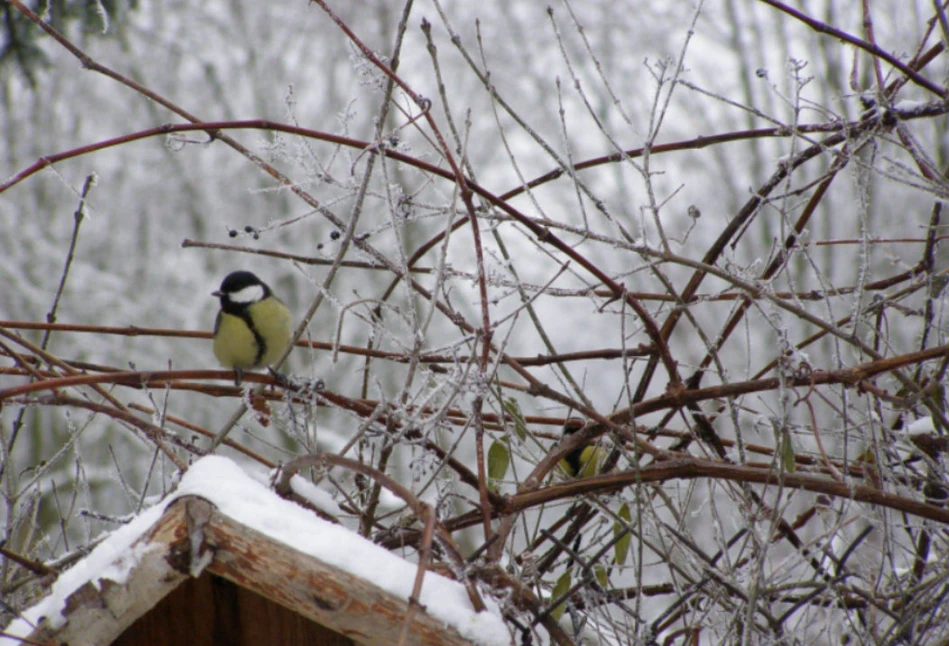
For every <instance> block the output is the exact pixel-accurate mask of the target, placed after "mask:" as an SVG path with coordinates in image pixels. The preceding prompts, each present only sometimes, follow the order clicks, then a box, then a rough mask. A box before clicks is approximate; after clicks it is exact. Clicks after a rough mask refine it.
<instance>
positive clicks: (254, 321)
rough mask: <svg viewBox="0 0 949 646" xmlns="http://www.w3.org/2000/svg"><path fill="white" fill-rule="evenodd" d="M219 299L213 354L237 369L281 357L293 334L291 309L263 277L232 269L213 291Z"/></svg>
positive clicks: (241, 375)
mask: <svg viewBox="0 0 949 646" xmlns="http://www.w3.org/2000/svg"><path fill="white" fill-rule="evenodd" d="M211 295H212V296H217V297H218V298H219V299H221V310H220V311H219V312H218V313H217V320H215V321H214V356H215V357H217V360H218V361H219V362H220V363H221V365H222V366H224V367H225V368H233V369H234V370H235V372H236V373H237V379H236V383H237V384H240V382H241V379H242V378H243V372H244V370H245V369H247V368H262V367H264V366H269V365H270V364H272V363H274V362H275V361H276V360H277V359H279V358H280V355H282V354H283V351H284V350H285V349H286V347H287V344H288V343H289V342H290V335H291V334H292V329H291V328H292V321H291V317H290V310H288V309H287V306H286V305H284V304H283V302H282V301H281V300H280V299H279V298H277V297H276V296H274V295H273V292H271V291H270V287H268V286H267V284H266V283H264V281H262V280H261V279H259V278H258V277H257V276H255V275H254V274H252V273H251V272H249V271H235V272H231V273H230V274H228V275H227V277H226V278H225V279H224V282H222V283H221V288H220V289H219V290H217V291H216V292H212V294H211Z"/></svg>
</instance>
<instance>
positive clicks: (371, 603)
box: [0, 456, 511, 646]
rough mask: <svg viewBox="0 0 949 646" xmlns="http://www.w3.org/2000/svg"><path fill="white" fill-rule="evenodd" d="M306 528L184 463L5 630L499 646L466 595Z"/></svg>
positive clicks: (261, 496)
mask: <svg viewBox="0 0 949 646" xmlns="http://www.w3.org/2000/svg"><path fill="white" fill-rule="evenodd" d="M415 573H416V566H415V565H414V564H412V563H409V562H408V561H405V560H404V559H401V558H399V557H398V556H396V555H394V554H392V553H391V552H388V551H386V550H384V549H382V548H381V547H379V546H377V545H374V544H373V543H371V542H369V541H367V540H365V539H364V538H362V537H360V536H358V535H357V534H355V533H353V532H351V531H350V530H348V529H346V528H344V527H342V526H340V525H337V524H333V523H330V522H328V521H325V520H323V519H320V518H318V517H316V516H315V515H314V514H313V513H312V512H310V511H308V510H305V509H303V508H302V507H300V506H298V505H296V504H294V503H292V502H289V501H286V500H284V499H282V498H280V497H279V496H277V495H276V494H275V493H273V492H272V491H271V490H270V489H269V488H268V487H266V486H265V485H263V484H261V483H259V482H257V481H255V480H253V479H252V478H251V477H250V476H248V475H247V474H246V473H244V472H243V471H242V470H241V469H240V468H239V467H238V466H237V465H236V464H234V463H233V462H231V461H230V460H227V459H226V458H222V457H217V456H210V457H207V458H204V459H202V460H201V461H199V462H197V463H195V464H194V465H192V467H191V468H190V469H189V470H188V472H187V473H186V474H185V476H184V477H183V478H182V481H181V483H180V486H179V488H178V490H177V491H176V492H175V494H173V495H172V496H169V498H166V499H165V500H164V501H162V502H161V503H159V504H158V505H155V506H154V507H152V508H151V509H149V510H146V511H145V512H143V513H142V514H140V515H139V516H138V517H137V518H135V519H134V520H133V521H132V522H130V523H129V524H128V525H126V526H124V527H122V528H121V529H119V530H117V531H116V532H114V533H113V534H111V535H110V536H109V537H108V538H106V539H105V540H103V541H102V542H100V543H99V545H98V546H97V547H96V548H95V549H94V550H93V551H92V552H91V553H90V554H89V555H88V556H87V557H86V558H85V559H83V560H82V561H79V562H78V563H76V565H74V566H73V567H72V568H70V569H69V570H67V571H65V572H63V573H62V574H61V575H60V576H59V578H58V579H57V581H56V582H55V583H54V584H53V586H52V588H51V589H50V591H49V593H48V594H47V595H46V596H45V597H44V598H43V599H41V600H40V601H39V602H38V603H37V604H35V605H34V606H33V607H31V608H29V609H28V610H26V611H25V612H24V613H23V614H22V616H21V617H20V618H19V619H17V620H15V621H14V622H13V623H12V624H11V625H10V626H8V627H7V628H6V629H5V632H6V634H8V635H11V637H9V638H3V637H0V646H7V645H8V644H9V645H11V646H12V645H14V644H16V645H18V646H19V644H21V643H22V642H21V639H22V638H28V639H31V640H34V641H36V642H42V643H50V644H69V646H93V645H95V646H105V645H110V644H114V645H121V646H137V645H139V644H148V645H149V646H164V645H166V644H167V645H168V646H180V645H181V644H182V643H187V644H188V645H189V646H205V645H208V646H210V645H212V644H213V645H217V644H227V645H228V646H232V645H233V646H241V645H242V644H248V645H249V644H261V643H265V644H268V646H280V645H282V644H301V643H306V644H308V645H326V646H335V645H344V644H395V643H396V642H397V641H398V637H399V635H400V633H401V632H402V631H403V629H404V627H405V624H406V618H407V617H409V616H411V621H410V622H409V624H408V631H409V637H408V639H407V640H406V643H408V644H448V645H459V646H460V645H468V644H472V645H475V644H485V645H490V646H494V645H498V646H500V645H501V644H505V645H506V644H510V643H511V638H510V636H509V634H508V631H507V629H506V628H505V626H504V623H503V621H502V620H501V617H500V615H499V614H498V611H497V609H496V608H494V609H493V611H492V610H489V611H486V612H481V613H477V612H475V611H474V610H473V609H472V608H471V604H470V602H469V600H468V597H467V596H466V593H465V591H464V589H463V587H462V586H461V585H460V584H459V583H457V582H455V581H451V580H449V579H446V578H444V577H441V576H439V575H437V574H434V573H426V576H425V579H424V584H423V587H422V594H421V597H420V601H421V608H418V607H416V608H415V609H413V611H412V612H409V602H408V598H409V594H410V592H411V587H412V582H413V580H414V578H415Z"/></svg>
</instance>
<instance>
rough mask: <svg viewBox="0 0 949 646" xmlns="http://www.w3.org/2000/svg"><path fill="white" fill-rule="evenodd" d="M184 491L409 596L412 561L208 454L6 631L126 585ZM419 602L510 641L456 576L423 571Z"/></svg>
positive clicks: (491, 644)
mask: <svg viewBox="0 0 949 646" xmlns="http://www.w3.org/2000/svg"><path fill="white" fill-rule="evenodd" d="M188 495H197V496H200V497H202V498H205V499H207V500H209V501H210V502H212V503H213V504H214V505H215V506H216V507H217V508H218V509H219V510H220V512H221V513H223V514H224V515H226V516H229V517H231V518H232V519H234V520H235V521H237V522H239V523H242V524H243V525H245V526H247V527H250V528H252V529H254V530H256V531H258V532H260V533H262V534H265V535H267V536H269V537H270V538H272V539H274V540H277V541H280V542H281V543H284V544H285V545H287V546H288V547H291V548H293V549H296V550H298V551H300V552H303V553H305V554H308V555H310V556H313V557H315V558H317V559H319V560H321V561H323V562H325V563H327V564H329V565H333V566H336V567H338V568H340V569H342V570H345V571H347V572H349V573H351V574H353V575H354V576H357V577H360V578H362V579H365V580H367V581H369V582H371V583H373V584H374V585H376V586H378V587H380V588H382V589H383V590H386V591H387V592H389V593H391V594H393V595H396V596H398V597H400V598H402V599H408V598H409V595H410V594H411V592H412V584H413V582H414V580H415V573H416V569H417V567H416V565H415V564H413V563H409V562H408V561H406V560H404V559H402V558H400V557H398V556H396V555H395V554H393V553H391V552H389V551H387V550H385V549H383V548H382V547H380V546H378V545H375V544H374V543H372V542H370V541H368V540H366V539H365V538H363V537H361V536H359V535H357V534H355V533H353V532H352V531H350V530H348V529H346V528H345V527H342V526H340V525H334V524H332V523H329V522H327V521H325V520H322V519H320V518H318V517H317V516H315V515H314V514H313V513H312V512H309V511H307V510H306V509H303V508H302V507H300V506H299V505H296V504H294V503H292V502H290V501H287V500H284V499H283V498H280V497H279V496H278V495H277V494H276V493H274V492H273V491H271V490H270V489H269V488H268V487H267V486H265V485H264V484H262V483H260V482H258V481H257V480H255V479H254V478H253V477H252V476H251V475H249V474H248V473H245V472H244V471H243V470H242V469H241V468H240V467H239V466H238V465H237V464H235V463H234V462H233V461H231V460H229V459H227V458H224V457H220V456H216V455H212V456H207V457H205V458H202V459H201V460H199V461H198V462H195V463H194V464H193V465H192V466H191V468H190V469H188V471H187V472H186V473H185V475H184V476H183V477H182V479H181V483H180V485H179V487H178V489H177V490H176V491H175V492H174V493H173V494H171V495H169V496H168V497H166V498H165V499H164V500H163V501H162V502H160V503H159V504H157V505H155V506H154V507H151V508H150V509H148V510H146V511H144V512H142V513H141V514H139V515H138V516H137V517H136V518H135V519H133V520H132V521H131V522H130V523H128V524H127V525H124V526H123V527H121V528H119V529H117V530H116V531H114V532H112V534H111V535H109V537H108V538H106V539H105V540H104V541H102V542H101V543H100V544H99V545H98V546H96V548H95V549H93V550H92V552H90V553H89V555H88V556H87V557H86V558H84V559H82V560H81V561H79V562H77V563H76V565H74V566H73V567H71V568H70V569H69V570H67V571H65V572H63V573H62V574H61V575H60V576H59V578H58V579H57V580H56V582H55V583H54V584H53V586H52V589H51V590H50V592H49V594H47V595H46V596H45V597H44V598H43V599H42V600H41V601H40V602H39V603H37V604H36V605H34V606H32V607H31V608H29V609H27V610H26V611H24V613H23V615H22V617H20V618H18V619H16V620H14V621H13V623H11V624H10V625H9V626H8V627H7V628H6V629H5V632H6V633H7V634H8V635H10V636H11V637H23V636H26V635H29V634H30V632H31V631H32V629H33V627H34V626H35V625H36V623H37V622H38V621H39V620H40V618H42V617H44V616H46V617H48V618H49V621H50V622H51V623H53V624H56V625H61V624H62V623H63V622H64V621H65V619H64V617H63V615H62V611H63V610H64V608H65V602H66V599H67V598H68V597H69V596H70V595H71V594H72V593H73V592H75V591H76V590H77V589H78V588H80V587H81V586H83V585H85V584H86V583H87V582H93V583H94V584H95V585H96V586H97V587H98V586H99V581H101V580H106V579H107V580H111V581H115V582H117V583H124V582H125V580H126V578H127V576H128V573H129V572H130V571H131V570H132V569H133V568H134V567H135V565H136V564H137V563H138V561H139V559H140V558H141V555H142V554H144V553H145V552H144V550H147V549H148V546H147V545H145V544H141V546H140V547H136V549H134V550H133V549H131V546H132V544H133V543H134V542H135V541H136V540H137V539H138V538H139V537H140V536H142V535H143V534H144V533H145V532H147V531H148V529H149V528H150V527H151V526H152V525H154V524H155V523H156V522H157V521H158V519H159V518H160V517H161V515H162V513H163V512H164V510H165V507H167V506H168V505H169V504H170V503H171V502H172V501H174V500H176V499H177V498H180V497H182V496H188ZM139 552H140V553H139ZM420 602H421V603H422V605H423V606H424V607H425V609H426V612H427V613H428V614H429V615H431V616H433V617H435V618H437V619H439V620H441V621H443V622H445V623H446V624H448V625H450V626H452V627H453V628H455V630H457V631H458V633H459V634H460V635H461V636H463V637H465V638H466V639H469V640H471V641H472V642H475V643H477V644H483V645H484V646H495V645H502V644H503V645H504V646H508V645H509V644H510V643H511V638H510V633H509V632H508V629H507V628H506V627H505V624H504V621H503V620H502V619H501V616H500V611H499V610H498V608H497V606H496V604H492V603H491V601H490V600H486V602H487V603H488V605H489V610H488V611H486V612H481V613H477V612H475V611H474V609H473V608H472V607H471V602H470V601H469V600H468V595H467V593H466V592H465V589H464V587H463V586H462V585H461V584H460V583H458V582H457V581H451V580H449V579H446V578H444V577H442V576H439V575H437V574H434V573H431V572H428V573H426V575H425V581H424V583H423V585H422V594H421V596H420ZM11 637H0V646H20V644H21V643H22V642H21V641H20V640H19V639H13V638H11Z"/></svg>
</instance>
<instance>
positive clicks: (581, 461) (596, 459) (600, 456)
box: [558, 417, 606, 478]
mask: <svg viewBox="0 0 949 646" xmlns="http://www.w3.org/2000/svg"><path fill="white" fill-rule="evenodd" d="M581 428H583V420H581V419H577V418H575V417H571V418H569V419H568V420H567V421H566V423H565V424H564V425H563V437H564V438H566V437H569V436H571V435H573V434H574V433H576V432H577V431H579V430H580V429H581ZM605 461H606V451H605V450H604V449H603V447H601V446H600V445H599V444H596V443H594V444H586V445H584V446H580V447H578V448H576V449H574V450H573V451H571V452H570V453H568V454H567V455H566V456H564V458H563V460H561V461H560V462H559V464H558V465H559V466H560V468H561V469H563V471H564V472H565V473H566V474H567V477H569V478H589V477H590V476H595V475H597V474H599V473H600V470H601V469H602V468H603V463H604V462H605Z"/></svg>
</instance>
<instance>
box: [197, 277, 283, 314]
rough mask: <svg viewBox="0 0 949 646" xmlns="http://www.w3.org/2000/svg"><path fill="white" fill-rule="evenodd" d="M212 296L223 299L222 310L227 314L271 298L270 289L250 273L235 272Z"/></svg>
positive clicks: (226, 278)
mask: <svg viewBox="0 0 949 646" xmlns="http://www.w3.org/2000/svg"><path fill="white" fill-rule="evenodd" d="M211 295H212V296H217V297H218V298H220V299H221V309H223V310H224V311H225V312H234V311H237V310H240V309H242V308H244V307H247V306H248V305H251V304H253V303H257V302H259V301H262V300H264V299H265V298H267V297H268V296H270V288H269V287H267V284H266V283H265V282H264V281H262V280H261V279H259V278H257V276H256V275H255V274H253V273H251V272H249V271H233V272H231V273H229V274H228V275H227V276H226V277H225V278H224V281H223V282H222V283H221V288H220V289H219V290H217V291H216V292H213V293H212V294H211Z"/></svg>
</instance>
